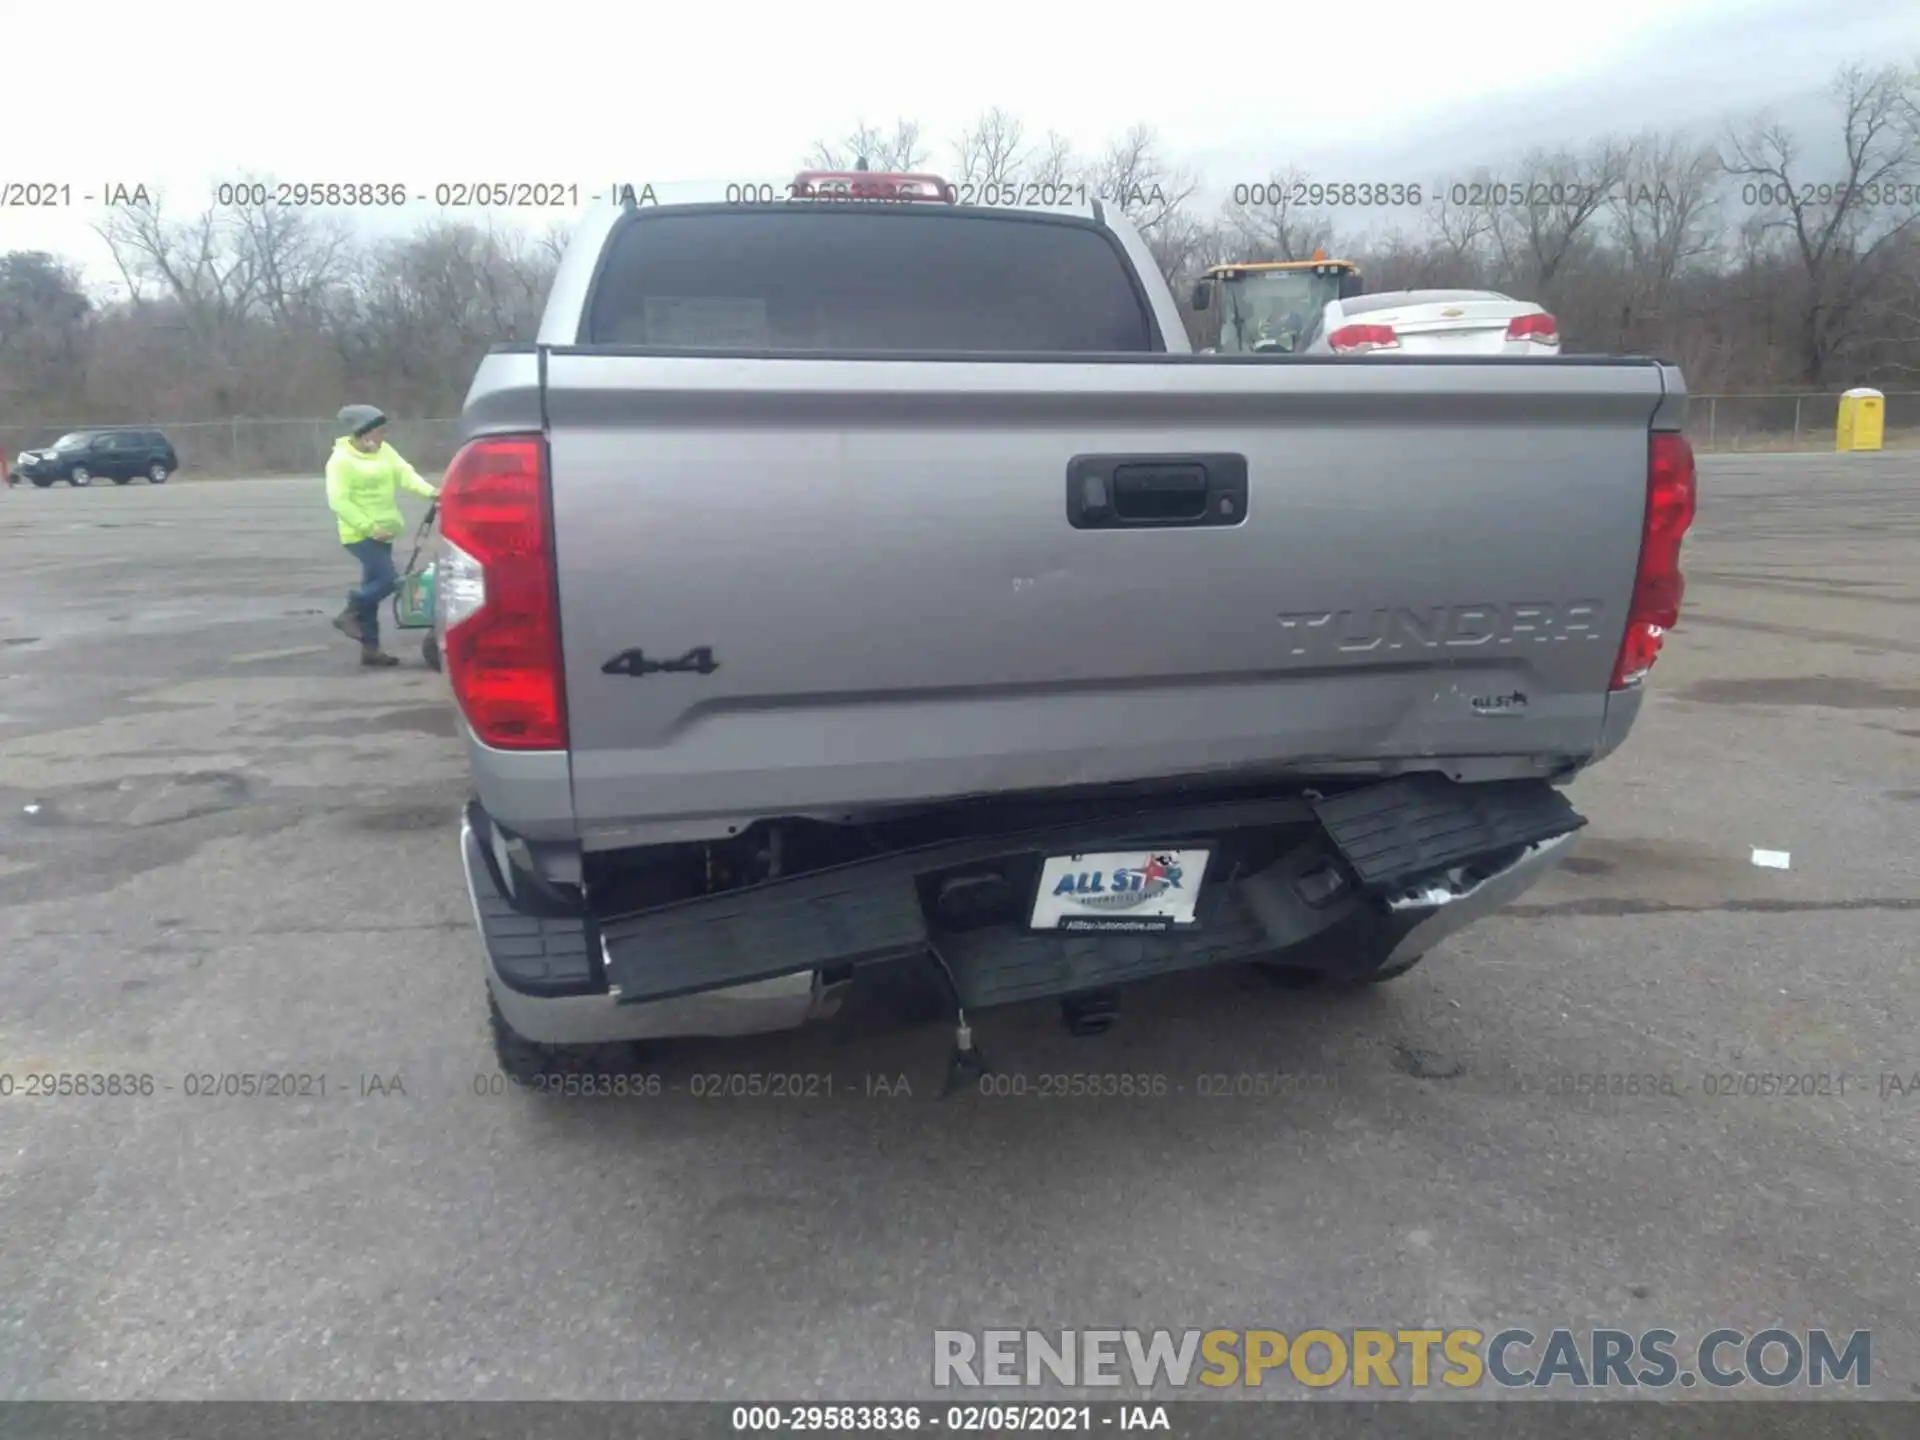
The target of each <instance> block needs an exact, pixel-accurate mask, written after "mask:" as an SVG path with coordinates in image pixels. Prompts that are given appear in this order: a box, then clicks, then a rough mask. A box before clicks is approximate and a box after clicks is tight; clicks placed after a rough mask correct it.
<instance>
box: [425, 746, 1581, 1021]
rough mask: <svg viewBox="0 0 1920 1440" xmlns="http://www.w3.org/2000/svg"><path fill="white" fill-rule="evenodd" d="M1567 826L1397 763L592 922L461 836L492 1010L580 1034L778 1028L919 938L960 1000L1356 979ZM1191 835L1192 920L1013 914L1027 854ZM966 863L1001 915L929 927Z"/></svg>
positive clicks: (1466, 904)
mask: <svg viewBox="0 0 1920 1440" xmlns="http://www.w3.org/2000/svg"><path fill="white" fill-rule="evenodd" d="M1585 823H1586V822H1585V820H1584V819H1583V818H1582V817H1581V816H1579V815H1578V814H1577V813H1575V812H1574V810H1573V808H1572V806H1571V805H1570V804H1568V803H1567V801H1566V799H1565V797H1564V796H1563V795H1562V794H1561V793H1560V792H1559V791H1558V790H1556V789H1554V788H1553V787H1552V786H1550V785H1548V784H1546V783H1545V782H1544V781H1528V780H1519V781H1503V782H1498V783H1496V784H1488V785H1457V784H1455V783H1453V782H1451V781H1448V780H1446V779H1444V778H1443V777H1440V776H1435V775H1413V776H1404V777H1400V778H1398V779H1395V780H1390V781H1386V782H1382V783H1379V784H1373V785H1367V786H1364V787H1360V788H1358V789H1355V790H1349V791H1346V792H1344V793H1342V794H1340V795H1337V796H1334V797H1332V798H1329V799H1320V798H1318V797H1285V798H1265V799H1251V800H1235V801H1229V802H1223V803H1215V804H1201V805H1186V806H1181V807H1177V808H1161V809H1156V810H1143V811H1140V812H1136V813H1132V814H1125V815H1116V816H1112V817H1108V818H1105V819H1102V820H1099V821H1093V822H1086V821H1082V822H1078V823H1076V824H1073V825H1069V826H1061V827H1054V828H1049V829H1044V830H1033V831H1025V832H1021V833H1017V834H1004V835H995V836H992V837H989V838H974V839H967V840H959V841H952V842H947V843H943V844H938V845H931V846H927V847H924V848H921V849H918V850H912V851H903V852H897V853H894V854H890V855H885V856H881V857H878V858H875V859H871V860H863V861H860V862H858V863H855V864H849V865H842V866H837V867H834V868H831V869H827V870H819V871H814V872H810V873H805V874H800V875H795V876H792V877H790V878H786V879H781V880H775V881H769V882H766V883H763V884H759V885H754V886H749V887H746V888H743V889H739V890H732V891H728V892H725V893H722V894H717V895H711V896H704V897H700V898H697V899H692V900H687V901H682V902H679V903H676V904H671V905H666V906H661V907H658V908H655V909H651V910H648V911H645V912H641V913H637V914H629V915H615V916H603V917H595V916H590V915H588V916H583V915H581V914H580V913H578V911H577V910H576V911H568V910H566V909H565V908H564V907H557V906H554V905H552V904H550V903H548V902H545V901H543V900H542V899H541V898H540V897H538V896H534V895H527V894H522V895H519V896H512V895H511V894H510V891H511V890H512V881H511V878H510V875H509V871H508V867H507V865H506V857H505V853H504V851H503V850H502V848H501V837H500V836H499V835H498V833H497V832H495V831H494V830H493V829H492V827H491V826H490V823H489V822H488V821H487V820H486V817H485V815H484V813H483V812H480V811H479V810H478V807H477V806H474V807H470V809H469V816H468V820H467V823H466V824H465V825H464V826H463V834H462V850H463V854H464V858H465V861H466V870H467V877H468V887H469V892H470V894H471V895H472V897H473V902H474V913H475V919H476V921H477V923H478V924H479V926H480V929H481V932H482V935H483V937H484V938H485V941H486V945H485V949H486V952H487V968H488V980H489V984H490V985H491V986H492V988H493V991H494V994H495V998H496V1001H497V1003H499V1005H500V1007H501V1010H502V1012H503V1014H504V1015H505V1017H506V1019H507V1021H508V1023H509V1024H511V1025H512V1026H513V1027H514V1029H516V1030H518V1031H520V1033H521V1034H523V1035H525V1036H527V1037H528V1038H530V1039H534V1040H540V1041H545V1042H548V1043H589V1042H597V1041H603V1040H615V1039H646V1038H655V1037H666V1036H678V1035H732V1034H749V1033H754V1032H758V1031H767V1030H777V1029H786V1028H791V1027H793V1026H796V1025H799V1024H803V1023H805V1022H806V1021H807V1020H809V1019H812V1018H817V1017H819V1016H822V1015H825V1014H828V1013H831V1011H832V1010H833V1009H834V1008H835V1006H836V1005H837V1003H838V998H839V995H840V993H841V991H842V989H843V988H844V977H845V976H846V975H847V974H848V973H849V972H850V970H851V969H852V967H855V966H861V965H871V964H879V963H884V962H891V961H898V960H905V959H913V958H915V957H925V956H927V955H928V954H929V953H930V952H933V953H937V955H938V956H939V959H940V962H941V964H942V966H943V968H944V969H945V970H946V971H947V973H948V974H949V976H950V977H951V979H952V982H953V988H954V990H955V992H956V998H957V999H958V1000H959V1002H960V1003H961V1004H963V1005H964V1006H966V1007H967V1008H968V1009H970V1010H973V1009H985V1008H988V1007H991V1006H994V1005H1002V1004H1011V1003H1018V1002H1021V1001H1026V1000H1033V999H1042V998H1048V997H1054V996H1066V995H1072V994H1076V993H1082V992H1086V991H1090V990H1097V989H1107V988H1111V987H1114V986H1119V985H1124V984H1128V983H1131V982H1133V981H1137V980H1142V979H1147V978H1150V977H1153V976H1156V975H1162V974H1169V973H1173V972H1176V971H1180V970H1188V969H1195V968H1199V967H1202V966H1207V965H1214V964H1220V963H1225V962H1230V961H1237V960H1246V959H1253V958H1266V959H1276V960H1282V961H1284V962H1285V963H1287V964H1290V965H1291V964H1300V965H1302V966H1303V967H1305V968H1310V969H1319V970H1325V971H1328V972H1330V973H1336V974H1340V973H1345V974H1353V975H1358V974H1363V973H1365V970H1366V969H1367V968H1370V967H1372V966H1375V965H1377V964H1381V963H1385V964H1393V963H1395V962H1396V961H1398V960H1401V959H1403V958H1407V957H1412V956H1415V955H1419V954H1421V953H1423V952H1424V951H1426V950H1427V949H1429V948H1431V947H1432V946H1433V945H1435V944H1437V943H1439V942H1440V941H1441V940H1443V939H1445V938H1446V937H1447V936H1449V935H1452V934H1453V933H1455V932H1456V931H1458V930H1460V929H1462V928H1464V927H1465V926H1467V925H1470V924H1472V923H1473V922H1474V921H1476V920H1478V919H1480V918H1482V917H1483V916H1485V915H1487V914H1489V913H1491V912H1492V911H1494V910H1497V909H1498V908H1500V907H1501V906H1503V905H1505V904H1507V903H1509V902H1510V901H1511V900H1512V899H1513V898H1514V897H1515V896H1517V895H1519V894H1521V893H1522V892H1524V891H1525V890H1526V889H1528V888H1529V887H1530V886H1532V885H1533V884H1534V883H1535V882H1537V881H1538V880H1539V879H1540V877H1541V876H1543V875H1544V874H1546V873H1547V871H1549V870H1550V869H1552V868H1553V867H1554V865H1556V864H1557V863H1558V862H1559V860H1560V859H1561V858H1562V857H1563V856H1564V855H1565V853H1566V852H1567V850H1568V849H1569V848H1570V846H1571V844H1572V841H1573V840H1574V838H1575V833H1576V832H1577V831H1578V829H1579V828H1580V827H1581V826H1582V825H1584V824H1585ZM1275 835H1279V836H1283V837H1284V843H1283V844H1282V845H1281V846H1280V850H1279V853H1278V854H1277V856H1274V857H1272V858H1270V859H1263V860H1262V861H1261V863H1259V865H1258V868H1256V869H1253V870H1251V872H1250V873H1247V872H1243V870H1242V869H1241V868H1240V866H1241V862H1240V861H1238V860H1236V859H1235V857H1236V856H1243V855H1245V854H1247V853H1248V848H1247V847H1248V842H1249V841H1250V840H1251V839H1255V838H1267V839H1271V837H1273V836H1275ZM1189 843H1190V844H1196V845H1204V846H1208V847H1211V848H1212V850H1213V852H1214V856H1215V859H1214V861H1213V863H1212V864H1210V865H1209V868H1208V873H1207V875H1206V877H1205V879H1204V881H1203V883H1202V885H1201V888H1200V892H1199V896H1198V903H1197V908H1196V912H1195V913H1196V918H1197V922H1198V923H1197V924H1195V925H1194V926H1193V927H1191V928H1190V929H1189V928H1186V927H1182V928H1181V929H1180V930H1178V931H1174V932H1165V933H1158V934H1152V933H1148V934H1116V933H1105V934H1077V933H1060V932H1055V931H1045V932H1035V931H1030V930H1028V929H1027V928H1026V926H1025V911H1026V907H1027V906H1028V905H1030V903H1031V891H1030V890H1022V889H1021V888H1020V886H1021V884H1022V883H1023V882H1022V879H1021V877H1023V876H1026V875H1028V874H1030V873H1033V872H1034V871H1036V870H1037V865H1038V859H1039V857H1042V856H1044V855H1047V854H1061V853H1092V852H1097V851H1109V850H1126V849H1131V848H1135V847H1148V846H1156V847H1157V846H1162V845H1165V846H1176V845H1180V844H1189ZM978 874H996V875H999V876H1001V877H1002V878H1003V879H1005V878H1007V877H1011V879H1010V880H1009V881H1008V885H1007V887H1006V888H1008V889H1009V892H1010V893H1011V894H1012V896H1013V899H1012V901H1011V902H1010V906H1009V909H1008V912H1007V913H1006V914H1004V915H1001V916H999V917H997V918H996V917H993V916H989V917H988V919H987V922H986V923H978V922H977V920H976V921H975V922H974V923H969V924H967V925H964V926H960V927H957V928H956V927H951V926H949V925H947V924H945V923H944V922H943V916H942V912H941V910H940V907H939V905H938V904H937V903H936V902H935V901H934V900H933V899H932V898H930V897H932V896H933V895H934V894H935V893H936V892H938V891H939V890H940V887H941V886H942V885H944V884H945V883H946V882H947V881H949V880H951V879H953V878H954V877H963V878H964V877H967V876H972V875H978ZM1383 955H1384V956H1385V957H1386V958H1385V959H1384V961H1383V960H1382V956H1383ZM826 975H832V976H835V977H837V978H836V983H832V984H829V983H827V982H826V981H825V980H823V978H822V977H823V976H826Z"/></svg>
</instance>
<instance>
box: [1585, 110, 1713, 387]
mask: <svg viewBox="0 0 1920 1440" xmlns="http://www.w3.org/2000/svg"><path fill="white" fill-rule="evenodd" d="M1719 172H1720V157H1719V155H1718V153H1717V152H1716V151H1715V150H1714V149H1713V147H1712V146H1709V145H1703V144H1701V143H1700V142H1699V141H1697V140H1695V139H1692V138H1691V137H1689V136H1687V135H1684V134H1677V133H1676V134H1667V135H1662V134H1656V133H1653V132H1648V133H1644V134H1641V135H1638V136H1636V137H1634V138H1633V139H1632V140H1630V141H1629V142H1627V144H1626V145H1625V146H1624V147H1623V148H1622V152H1621V165H1620V174H1621V180H1620V184H1619V186H1618V187H1617V188H1616V189H1615V190H1614V192H1613V194H1612V195H1611V197H1610V199H1609V202H1608V211H1609V216H1610V218H1611V220H1612V223H1613V230H1612V234H1613V239H1614V240H1615V241H1616V243H1617V244H1618V246H1619V249H1620V250H1621V252H1622V254H1621V259H1622V261H1623V263H1624V274H1623V275H1622V277H1621V285H1620V291H1621V293H1620V296H1619V321H1618V327H1617V330H1616V332H1615V336H1614V342H1615V344H1616V345H1618V346H1619V347H1620V348H1622V349H1643V350H1645V349H1653V348H1659V347H1660V346H1662V345H1663V344H1664V345H1666V347H1667V348H1671V341H1672V339H1673V338H1674V336H1675V322H1677V321H1678V320H1679V319H1680V318H1681V317H1680V316H1679V315H1678V314H1677V313H1676V312H1675V309H1674V302H1675V283H1676V282H1677V281H1678V280H1679V279H1680V278H1681V277H1682V276H1684V275H1686V274H1688V273H1690V272H1691V271H1693V270H1694V269H1695V268H1697V267H1698V266H1699V265H1700V264H1702V263H1703V262H1704V261H1705V260H1707V258H1708V257H1709V256H1711V255H1712V254H1713V253H1714V252H1715V251H1716V250H1718V249H1719V248H1720V245H1721V240H1722V235H1723V225H1722V219H1721V215H1720V206H1719V201H1718V198H1717V196H1716V194H1715V182H1716V181H1717V179H1718V178H1719Z"/></svg>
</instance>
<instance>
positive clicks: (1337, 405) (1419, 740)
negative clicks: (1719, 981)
mask: <svg viewBox="0 0 1920 1440" xmlns="http://www.w3.org/2000/svg"><path fill="white" fill-rule="evenodd" d="M545 379H546V386H545V406H546V414H547V424H548V432H549V441H550V456H551V474H552V493H553V501H552V503H553V525H554V545H555V548H556V558H557V562H558V573H559V588H560V604H561V617H562V630H563V645H564V653H565V665H566V692H567V709H568V716H569V724H570V730H571V747H572V758H573V789H574V804H575V808H576V812H577V814H578V816H579V819H580V822H581V824H582V827H583V828H584V829H585V830H586V831H587V832H589V838H590V839H591V836H592V832H593V831H595V830H596V829H599V830H602V831H606V832H614V831H620V830H624V829H637V828H639V827H645V828H646V829H647V830H648V831H649V835H650V838H656V839H657V838H667V836H668V835H669V834H670V833H671V832H672V831H673V828H674V827H675V826H676V825H681V824H684V825H685V826H686V827H687V833H689V834H691V833H695V831H696V830H697V829H699V828H700V822H703V821H704V822H711V821H713V820H715V819H717V818H724V819H732V818H734V817H737V818H738V819H739V821H740V822H741V823H742V824H744V823H746V822H747V821H749V820H751V819H752V818H754V817H758V816H771V815H792V814H809V813H812V814H832V813H839V812H844V811H847V810H850V809H852V808H855V807H859V806H862V805H867V804H884V803H893V802H910V801H914V800H919V799H933V798H938V797H945V796H953V795H963V794H969V793H977V792H987V791H995V792H998V791H1007V790H1021V789H1030V788H1043V787H1054V786H1067V785H1075V784H1085V783H1096V782H1106V781H1119V780H1127V779H1134V778H1140V777H1148V776H1164V775H1171V774H1181V773H1190V772H1191V773H1200V772H1206V771H1212V770H1217V769H1221V768H1226V767H1245V766H1271V767H1284V766H1287V765H1309V764H1311V765H1320V766H1324V765H1325V764H1327V763H1329V762H1354V763H1356V764H1362V763H1367V762H1378V761H1383V760H1395V759H1401V760H1410V761H1416V762H1418V761H1422V760H1426V759H1430V758H1431V757H1462V756H1500V755H1530V756H1537V755H1551V756H1566V757H1579V756H1584V755H1586V754H1588V753H1589V752H1591V751H1592V750H1593V749H1594V748H1595V746H1596V744H1597V743H1598V741H1599V738H1600V731H1601V723H1602V719H1603V716H1604V712H1605V705H1606V693H1607V684H1608V677H1609V674H1610V671H1611V668H1612V665H1613V661H1614V658H1615V653H1616V651H1617V649H1618V647H1619V642H1620V638H1621V631H1622V627H1623V625H1624V621H1625V609H1626V604H1627V601H1628V598H1629V593H1630V590H1631V588H1632V582H1633V575H1634V567H1635V559H1636V555H1637V552H1638V547H1639V540H1640V529H1641V520H1642V512H1643V509H1644V505H1645V498H1646V476H1647V432H1648V425H1649V421H1650V419H1651V417H1652V415H1653V412H1654V410H1655V408H1656V407H1657V405H1658V403H1659V401H1660V399H1661V396H1662V378H1661V373H1660V370H1659V368H1658V366H1657V365H1655V364H1653V363H1652V362H1642V361H1609V360H1557V361H1556V360H1546V361H1525V362H1501V361H1493V362H1474V361H1465V362H1454V363H1450V364H1449V363H1439V364H1427V363H1420V362H1417V361H1408V360H1400V361H1396V362H1390V363H1385V362H1383V363H1374V364H1366V363H1361V364H1353V363H1341V362H1331V363H1310V362H1299V363H1288V362H1280V363H1271V362H1269V363H1262V362H1258V361H1252V362H1248V361H1235V360H1212V359H1210V358H1208V357H1188V356H1171V357H1170V356H1155V357H1150V358H1140V359H1127V360H1118V359H1116V360H1114V361H1111V362H1108V361H1105V360H1090V361H1076V362H1068V363H1062V362H1056V361H1036V362H1032V363H1027V362H1019V361H992V362H989V361H971V360H958V361H886V362H878V361H862V360H796V359H780V360H761V359H708V358H687V357H658V356H652V357H649V356H641V355H632V354H621V353H618V352H617V351H609V350H607V349H598V348H592V347H580V348H577V349H569V348H565V347H562V348H558V349H555V350H552V351H550V352H549V353H548V354H547V356H546V377H545ZM1085 457H1105V459H1104V460H1097V461H1095V462H1093V469H1094V470H1096V471H1099V472H1100V473H1105V471H1104V470H1102V467H1103V466H1108V465H1110V464H1111V462H1112V461H1113V460H1114V459H1115V458H1116V457H1118V458H1119V459H1122V460H1124V459H1127V458H1129V457H1131V458H1133V459H1137V460H1139V461H1141V463H1151V464H1152V465H1155V466H1158V467H1159V469H1158V471H1156V473H1157V474H1161V475H1165V474H1171V473H1174V472H1175V471H1177V470H1178V469H1179V462H1181V461H1183V460H1188V459H1192V460H1193V464H1191V465H1189V466H1187V468H1186V471H1185V473H1187V474H1193V473H1195V469H1194V467H1195V466H1196V465H1197V466H1198V467H1199V468H1198V473H1201V474H1203V475H1208V476H1212V477H1226V478H1227V479H1229V480H1230V479H1231V477H1232V474H1233V472H1234V468H1235V467H1234V464H1233V460H1232V457H1239V458H1240V459H1242V460H1243V461H1244V480H1245V487H1244V492H1243V498H1242V499H1240V500H1238V501H1236V502H1234V503H1235V506H1236V508H1237V509H1238V510H1239V512H1240V513H1238V514H1237V515H1229V516H1228V517H1227V520H1228V523H1214V524H1208V525H1203V526H1195V525H1191V524H1185V523H1172V524H1152V523H1148V524H1131V523H1130V524H1114V525H1109V526H1107V527H1105V528H1099V527H1096V528H1076V525H1075V524H1074V523H1073V522H1072V520H1071V518H1070V497H1071V496H1073V495H1074V494H1075V493H1076V491H1075V488H1074V487H1075V486H1076V485H1080V484H1082V483H1083V482H1084V472H1085V471H1086V469H1087V468H1088V466H1087V463H1086V461H1085ZM1194 457H1198V458H1197V459H1196V458H1194ZM1076 459H1080V460H1081V461H1082V464H1081V467H1080V471H1079V472H1074V474H1073V478H1071V479H1070V471H1072V470H1073V467H1074V464H1075V461H1076ZM1140 503H1141V504H1145V505H1147V506H1149V507H1150V506H1151V505H1152V503H1153V502H1152V500H1151V497H1149V498H1148V499H1146V500H1144V501H1141V502H1140ZM1180 503H1182V502H1180V501H1179V500H1178V499H1177V498H1176V499H1175V501H1174V502H1173V504H1174V508H1177V507H1178V505H1179V504H1180ZM702 647H704V648H705V649H706V650H707V651H708V652H710V656H711V660H712V662H713V666H712V667H711V668H708V669H706V673H701V668H692V667H690V668H684V669H682V668H669V669H667V670H664V671H662V670H652V669H649V668H648V667H647V666H645V665H636V664H633V663H631V662H629V663H627V664H625V665H615V666H613V667H612V668H611V670H610V669H609V662H610V661H613V660H614V658H615V657H617V656H621V655H623V654H627V653H628V652H631V651H635V650H638V651H640V652H642V654H643V655H644V656H645V657H646V659H647V661H655V660H664V661H671V660H673V659H675V658H676V657H681V656H683V655H687V654H689V652H693V651H696V650H698V649H700V648H702ZM635 671H638V672H640V673H634V672H635Z"/></svg>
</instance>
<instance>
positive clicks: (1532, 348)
mask: <svg viewBox="0 0 1920 1440" xmlns="http://www.w3.org/2000/svg"><path fill="white" fill-rule="evenodd" d="M1299 353H1302V354H1320V355H1329V354H1331V355H1407V356H1413V357H1420V356H1426V355H1558V354H1559V353H1560V327H1559V326H1558V325H1557V324H1555V323H1554V318H1553V316H1551V315H1549V314H1548V313H1547V312H1546V311H1545V310H1543V309H1541V308H1540V307H1539V306H1538V305H1535V304H1533V303H1531V302H1530V301H1526V300H1515V299H1514V298H1513V297H1512V296H1510V295H1501V294H1499V293H1498V292H1496V291H1493V290H1389V291H1383V292H1382V293H1381V294H1378V295H1355V296H1352V297H1350V298H1348V299H1345V300H1330V301H1328V302H1327V305H1326V308H1325V309H1324V310H1323V311H1322V312H1321V315H1320V318H1319V321H1318V323H1317V324H1315V325H1314V326H1313V328H1312V329H1311V330H1310V331H1309V332H1308V334H1307V336H1306V343H1305V344H1304V345H1302V346H1300V350H1299Z"/></svg>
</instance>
